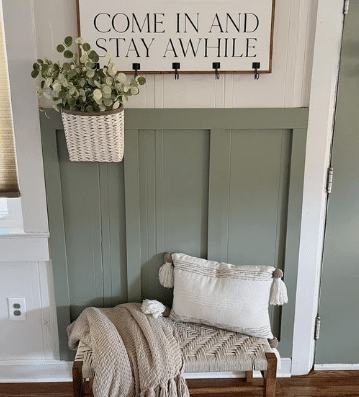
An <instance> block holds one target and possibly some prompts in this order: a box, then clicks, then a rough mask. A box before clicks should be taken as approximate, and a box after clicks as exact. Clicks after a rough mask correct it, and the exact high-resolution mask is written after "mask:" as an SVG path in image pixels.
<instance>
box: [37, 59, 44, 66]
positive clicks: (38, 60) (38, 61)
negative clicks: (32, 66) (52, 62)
mask: <svg viewBox="0 0 359 397" xmlns="http://www.w3.org/2000/svg"><path fill="white" fill-rule="evenodd" d="M36 62H37V63H39V64H40V65H42V64H43V63H44V61H43V60H42V59H37V60H36Z"/></svg>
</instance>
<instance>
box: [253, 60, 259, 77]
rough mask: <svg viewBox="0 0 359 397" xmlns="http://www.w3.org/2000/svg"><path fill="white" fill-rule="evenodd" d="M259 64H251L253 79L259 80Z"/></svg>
mask: <svg viewBox="0 0 359 397" xmlns="http://www.w3.org/2000/svg"><path fill="white" fill-rule="evenodd" d="M260 67H261V64H260V62H253V63H252V68H253V69H254V79H255V80H259V72H258V69H260Z"/></svg>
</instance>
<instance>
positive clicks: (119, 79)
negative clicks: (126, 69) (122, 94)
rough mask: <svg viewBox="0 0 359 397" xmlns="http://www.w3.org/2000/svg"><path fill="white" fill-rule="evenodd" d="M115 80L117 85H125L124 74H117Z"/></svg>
mask: <svg viewBox="0 0 359 397" xmlns="http://www.w3.org/2000/svg"><path fill="white" fill-rule="evenodd" d="M116 80H117V81H118V82H119V83H122V84H125V83H126V80H127V79H126V75H125V74H124V73H122V72H121V73H119V74H117V75H116Z"/></svg>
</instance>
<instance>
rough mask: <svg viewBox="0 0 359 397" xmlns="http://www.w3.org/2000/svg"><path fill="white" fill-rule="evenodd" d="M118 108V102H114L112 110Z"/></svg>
mask: <svg viewBox="0 0 359 397" xmlns="http://www.w3.org/2000/svg"><path fill="white" fill-rule="evenodd" d="M119 107H120V101H116V102H114V104H113V105H112V109H118V108H119Z"/></svg>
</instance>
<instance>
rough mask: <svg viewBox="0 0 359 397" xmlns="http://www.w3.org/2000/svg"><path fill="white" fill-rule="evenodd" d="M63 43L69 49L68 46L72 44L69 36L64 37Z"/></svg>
mask: <svg viewBox="0 0 359 397" xmlns="http://www.w3.org/2000/svg"><path fill="white" fill-rule="evenodd" d="M64 43H65V45H66V46H67V47H70V45H71V44H72V37H71V36H67V37H65V40H64Z"/></svg>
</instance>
